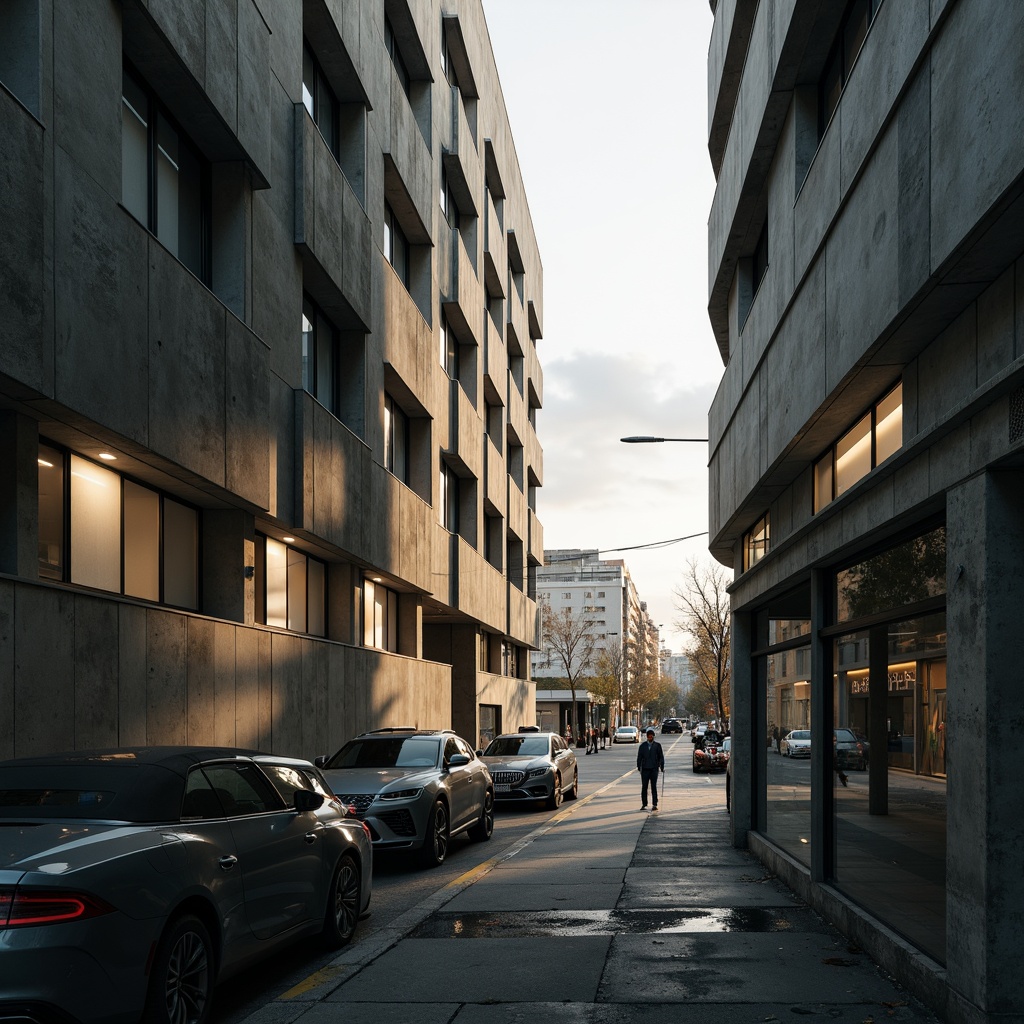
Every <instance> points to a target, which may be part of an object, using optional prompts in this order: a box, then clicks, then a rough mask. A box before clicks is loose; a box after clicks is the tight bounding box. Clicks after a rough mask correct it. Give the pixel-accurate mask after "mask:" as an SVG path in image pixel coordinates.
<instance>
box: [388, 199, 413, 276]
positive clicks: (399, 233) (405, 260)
mask: <svg viewBox="0 0 1024 1024" xmlns="http://www.w3.org/2000/svg"><path fill="white" fill-rule="evenodd" d="M384 255H385V257H387V261H388V263H390V264H391V266H392V267H394V269H395V273H396V274H397V275H398V276H399V278H400V279H401V281H402V284H404V285H405V287H406V288H408V287H409V240H408V239H407V238H406V237H405V232H404V231H403V230H402V227H401V225H400V224H399V223H398V221H397V220H396V219H395V215H394V212H393V211H392V209H391V207H390V205H388V204H387V203H385V204H384Z"/></svg>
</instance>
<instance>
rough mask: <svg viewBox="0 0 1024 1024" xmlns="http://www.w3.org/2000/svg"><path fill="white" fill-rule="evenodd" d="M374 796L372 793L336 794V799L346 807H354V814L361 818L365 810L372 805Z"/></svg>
mask: <svg viewBox="0 0 1024 1024" xmlns="http://www.w3.org/2000/svg"><path fill="white" fill-rule="evenodd" d="M375 795H376V794H374V793H349V794H345V795H342V794H340V793H339V794H337V796H338V799H339V800H340V801H341V802H342V803H343V804H344V805H345V806H346V807H354V808H355V809H356V814H358V815H359V817H360V818H362V817H363V816H364V815H365V814H366V809H367V808H368V807H369V806H370V804H372V803H373V798H374V796H375Z"/></svg>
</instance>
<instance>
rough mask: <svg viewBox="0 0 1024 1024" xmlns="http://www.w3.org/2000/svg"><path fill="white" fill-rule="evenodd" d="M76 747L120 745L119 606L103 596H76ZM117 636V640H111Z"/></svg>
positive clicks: (73, 683)
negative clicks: (118, 726)
mask: <svg viewBox="0 0 1024 1024" xmlns="http://www.w3.org/2000/svg"><path fill="white" fill-rule="evenodd" d="M74 617H75V625H74V628H75V633H74V636H75V640H74V644H75V646H74V669H73V676H72V680H71V682H72V685H73V688H74V722H75V738H74V743H75V747H76V748H77V749H79V750H81V749H86V750H87V749H89V748H95V747H116V746H117V745H118V728H117V722H118V646H117V642H116V640H117V634H118V626H119V621H118V610H117V605H115V604H112V603H111V602H110V601H106V600H104V599H103V598H99V597H86V596H84V595H79V596H77V597H75V599H74ZM111 638H113V640H114V642H113V643H112V642H111Z"/></svg>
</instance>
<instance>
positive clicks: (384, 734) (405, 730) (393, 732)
mask: <svg viewBox="0 0 1024 1024" xmlns="http://www.w3.org/2000/svg"><path fill="white" fill-rule="evenodd" d="M454 735H455V730H454V729H414V728H412V727H411V726H397V727H395V728H390V727H389V728H386V729H370V730H368V731H367V732H361V733H360V734H359V735H358V736H356V737H355V738H356V739H357V740H364V739H368V738H370V737H376V738H377V739H389V738H390V737H393V736H454Z"/></svg>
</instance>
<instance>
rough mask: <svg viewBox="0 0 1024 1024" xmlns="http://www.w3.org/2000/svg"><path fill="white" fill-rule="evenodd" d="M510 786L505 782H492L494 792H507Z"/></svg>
mask: <svg viewBox="0 0 1024 1024" xmlns="http://www.w3.org/2000/svg"><path fill="white" fill-rule="evenodd" d="M511 788H512V787H511V786H509V784H508V783H507V782H496V783H495V784H494V792H495V793H507V792H508V791H509V790H510V789H511Z"/></svg>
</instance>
